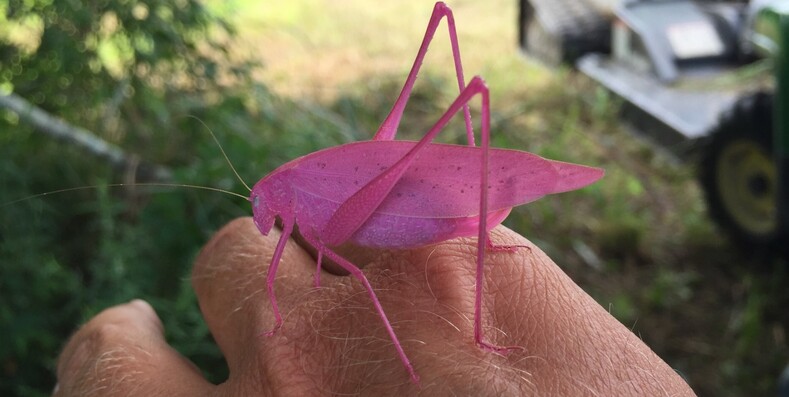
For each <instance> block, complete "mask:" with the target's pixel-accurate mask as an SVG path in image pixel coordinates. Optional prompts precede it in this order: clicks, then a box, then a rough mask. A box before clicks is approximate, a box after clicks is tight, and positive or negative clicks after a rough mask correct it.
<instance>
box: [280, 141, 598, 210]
mask: <svg viewBox="0 0 789 397" xmlns="http://www.w3.org/2000/svg"><path fill="white" fill-rule="evenodd" d="M414 144H415V142H412V141H365V142H356V143H350V144H346V145H342V146H337V147H333V148H329V149H325V150H322V151H320V152H316V153H313V154H310V155H308V156H305V157H303V158H301V159H300V162H299V163H298V164H297V165H296V166H295V167H293V170H294V171H296V172H295V173H294V184H293V186H294V188H296V189H298V190H299V191H300V192H301V193H303V194H310V195H313V196H317V197H320V198H322V199H324V200H327V201H330V202H334V203H338V204H339V203H342V202H344V201H345V200H347V199H348V198H349V197H350V196H351V195H353V194H354V193H355V192H356V191H358V190H359V189H361V188H362V187H363V186H365V185H366V184H367V183H368V182H369V181H371V180H372V179H373V178H375V177H376V176H377V175H378V174H380V173H381V172H383V171H385V170H386V169H387V168H389V167H390V166H391V165H393V164H394V163H395V162H397V160H399V159H400V158H402V157H403V155H405V153H407V152H408V150H410V149H411V148H412V147H413V146H414ZM488 169H489V180H488V184H489V188H488V197H489V198H488V205H489V210H490V211H496V210H501V209H505V208H511V207H515V206H518V205H521V204H525V203H529V202H531V201H534V200H537V199H539V198H541V197H543V196H545V195H547V194H551V193H559V192H565V191H569V190H573V189H577V188H580V187H583V186H586V185H588V184H590V183H592V182H594V181H596V180H597V179H599V178H600V177H601V176H602V170H600V169H597V168H592V167H586V166H581V165H576V164H570V163H564V162H558V161H552V160H547V159H544V158H542V157H540V156H537V155H534V154H531V153H528V152H521V151H516V150H506V149H491V150H490V159H489V167H488ZM480 174H481V149H480V148H478V147H469V146H459V145H445V144H431V145H429V146H428V147H427V148H425V149H424V151H423V152H422V153H420V155H419V157H418V158H417V159H416V160H415V161H414V163H413V164H412V165H411V167H410V168H409V169H408V171H406V173H405V174H404V175H403V177H402V178H401V179H400V180H399V181H398V182H397V183H396V184H395V186H394V187H393V189H392V191H391V192H390V194H389V195H388V196H387V198H386V199H384V201H383V202H382V203H381V205H380V206H379V207H378V208H377V209H376V211H375V212H376V213H379V214H386V215H398V216H409V217H424V218H455V217H468V216H474V215H477V214H478V212H479V191H480Z"/></svg>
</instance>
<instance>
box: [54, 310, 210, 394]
mask: <svg viewBox="0 0 789 397" xmlns="http://www.w3.org/2000/svg"><path fill="white" fill-rule="evenodd" d="M57 377H58V386H57V387H56V390H55V393H54V395H55V396H85V395H201V394H205V393H207V392H208V391H210V390H211V389H212V388H213V385H211V384H209V383H208V382H207V381H206V380H205V379H204V378H203V376H202V375H201V374H200V372H199V371H198V370H197V368H196V367H195V366H194V364H192V363H191V362H189V361H188V360H186V359H185V358H184V357H183V356H181V355H180V354H179V353H178V352H176V351H175V350H174V349H173V348H172V347H170V346H169V345H168V344H167V342H165V340H164V337H163V327H162V323H161V321H160V320H159V318H158V317H157V316H156V313H155V312H154V311H153V308H151V306H150V305H149V304H148V303H146V302H144V301H141V300H135V301H132V302H130V303H127V304H124V305H119V306H115V307H112V308H109V309H106V310H104V311H103V312H101V313H99V314H98V315H97V316H96V317H94V318H93V319H92V320H90V321H89V322H88V323H87V324H85V325H84V326H82V327H81V328H80V329H79V330H78V331H77V333H76V334H74V336H72V337H71V339H70V340H69V342H68V343H67V344H66V347H65V348H64V349H63V353H62V354H61V355H60V357H59V358H58V365H57Z"/></svg>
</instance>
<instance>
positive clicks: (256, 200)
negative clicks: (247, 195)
mask: <svg viewBox="0 0 789 397" xmlns="http://www.w3.org/2000/svg"><path fill="white" fill-rule="evenodd" d="M259 205H260V196H255V198H254V199H252V207H254V208H257V207H258V206H259Z"/></svg>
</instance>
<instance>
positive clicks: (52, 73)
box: [0, 0, 345, 396]
mask: <svg viewBox="0 0 789 397" xmlns="http://www.w3.org/2000/svg"><path fill="white" fill-rule="evenodd" d="M233 39H234V33H233V30H232V28H231V27H230V25H229V24H228V23H227V22H226V21H224V20H222V19H220V18H218V17H216V16H214V15H212V14H211V13H209V12H208V11H207V10H206V9H205V8H203V6H202V3H201V2H199V1H195V0H179V1H163V0H146V1H125V0H105V1H95V2H81V1H70V0H66V1H52V0H25V1H16V0H0V90H2V91H6V92H9V91H13V92H14V93H16V94H18V95H21V96H23V97H25V98H26V99H27V100H29V101H31V102H33V103H35V104H36V105H38V106H40V107H42V108H43V109H45V110H47V111H48V112H50V113H52V114H54V115H57V116H59V117H61V118H63V119H65V120H67V121H68V122H70V123H72V124H74V125H77V126H80V127H85V128H87V129H89V130H91V131H93V132H95V133H96V134H97V135H99V136H101V137H102V138H103V139H105V140H107V141H109V142H112V143H115V144H117V145H119V146H121V147H123V148H124V149H125V150H126V151H128V152H129V153H132V154H137V155H139V156H140V157H141V159H142V161H146V162H151V163H158V164H163V165H166V166H168V167H170V168H171V169H172V170H173V173H174V179H175V181H177V182H179V183H193V184H197V185H203V186H213V187H219V188H223V189H227V190H231V191H234V192H240V193H242V194H243V193H244V188H243V186H242V185H241V183H240V182H239V181H237V180H236V179H235V177H234V176H233V175H232V173H231V172H230V171H229V169H228V168H227V164H226V162H225V160H224V158H223V157H222V156H221V155H220V154H219V151H218V149H217V147H216V145H215V144H214V143H212V142H213V141H212V139H211V138H210V135H209V134H208V131H207V129H206V128H207V127H206V125H208V126H211V128H214V129H216V133H217V135H218V137H219V139H220V141H221V142H222V144H223V145H224V148H225V150H226V151H227V152H228V155H229V156H230V158H231V159H233V160H234V161H235V162H236V166H237V167H238V168H239V171H240V172H241V173H242V174H243V175H245V177H246V179H247V180H248V181H252V180H254V179H256V178H259V177H260V176H261V175H262V174H264V173H265V172H267V171H269V170H271V169H273V168H274V167H275V166H277V165H279V164H281V163H283V162H285V161H286V160H287V159H290V158H293V157H296V156H298V155H302V154H305V153H308V152H310V151H314V150H316V149H318V148H321V147H325V146H329V145H332V144H336V143H337V142H338V141H339V140H340V139H344V138H343V137H344V135H343V134H344V133H345V132H344V131H343V130H342V128H341V127H342V126H340V127H336V128H335V127H332V125H327V123H326V122H325V120H324V119H323V118H322V117H321V116H320V115H313V112H312V111H311V110H310V109H308V108H307V109H305V108H304V107H303V106H298V105H297V104H295V103H293V102H290V101H285V100H281V99H278V98H277V97H275V96H273V95H271V94H270V93H269V91H268V90H267V89H266V87H265V86H263V85H262V84H259V83H256V82H254V81H252V79H251V75H252V73H253V72H254V70H256V68H257V67H258V66H259V65H257V64H256V63H255V62H251V61H249V60H247V59H243V58H239V57H237V56H235V55H233V54H231V53H230V51H228V48H230V46H231V45H232V43H233ZM294 114H296V115H298V114H301V116H296V117H295V118H293V119H292V118H291V117H292V116H293V115H294ZM188 116H194V117H188ZM294 119H295V120H297V121H294ZM228 131H232V133H229V132H228ZM272 142H276V143H277V145H273V144H272ZM128 171H129V172H128V173H127V174H129V175H117V174H115V173H113V172H112V170H111V169H110V167H108V166H107V165H104V164H101V163H100V162H99V161H98V160H96V159H94V158H91V157H89V156H86V155H85V153H83V152H81V151H80V150H79V149H77V148H73V147H70V146H67V145H63V144H61V143H59V142H54V141H52V140H51V138H49V137H47V136H44V135H41V134H39V133H38V132H37V131H34V130H32V129H31V128H30V127H29V126H27V125H26V124H25V123H24V122H21V121H20V120H19V119H18V118H17V116H16V115H15V114H12V113H10V112H4V111H0V205H2V203H8V202H10V201H12V200H16V199H20V198H23V197H27V196H30V195H33V194H36V193H41V192H47V191H51V190H55V189H58V188H72V187H80V186H98V187H96V188H89V189H85V190H81V191H73V192H68V193H63V194H57V195H52V196H47V197H38V198H32V199H29V200H25V201H23V202H21V203H15V204H13V205H3V206H2V207H0V261H2V263H1V264H0V274H2V277H0V335H3V337H4V338H7V339H6V340H7V343H4V344H3V345H2V346H0V395H4V396H11V395H31V396H37V395H48V393H49V391H50V390H51V389H52V387H53V385H54V359H55V356H56V355H57V352H58V350H59V349H60V347H61V345H62V344H63V343H64V341H65V340H66V338H67V336H68V335H69V334H70V333H71V332H72V331H73V329H74V327H75V326H76V325H77V324H79V323H81V322H83V321H85V320H86V319H88V318H89V317H91V316H92V315H94V314H96V313H97V312H98V311H99V310H101V309H103V308H105V307H107V306H110V305H113V304H117V303H120V302H124V301H128V300H130V299H133V298H137V297H140V298H145V299H147V300H148V301H150V302H151V303H152V304H153V305H154V307H155V308H156V309H157V311H158V312H159V314H160V315H161V316H162V318H163V320H164V322H165V325H166V328H167V336H168V338H169V340H170V341H171V342H172V343H173V344H174V345H175V346H176V348H178V349H179V350H180V351H181V352H183V353H184V354H186V355H187V356H188V357H190V358H191V359H193V360H194V361H196V362H197V363H198V365H200V367H201V368H206V369H207V371H208V375H209V377H210V378H211V379H213V380H221V379H223V377H224V376H225V371H226V369H224V364H223V363H222V361H221V360H220V357H221V356H220V354H219V351H218V349H217V348H216V347H215V346H214V345H213V344H212V343H211V340H210V336H209V334H208V331H207V329H206V327H205V324H204V323H203V321H202V318H201V316H200V313H199V310H198V308H197V305H196V302H195V299H194V295H193V293H192V291H191V286H190V282H189V271H190V267H191V261H192V259H193V258H194V256H195V254H196V252H197V250H198V249H199V247H200V246H201V244H202V243H204V242H205V241H206V240H207V239H208V237H209V236H210V234H211V233H212V232H213V231H215V230H217V229H218V228H219V227H220V226H221V225H222V224H223V223H225V222H227V221H228V220H229V219H232V218H233V217H235V216H240V215H246V214H248V208H247V207H246V203H245V202H243V201H241V200H238V199H237V198H232V197H230V196H224V195H218V194H206V193H205V192H203V193H197V192H193V194H190V192H184V191H183V190H182V189H179V190H178V191H177V193H174V194H164V193H159V192H157V194H153V195H151V194H150V193H151V189H148V190H146V189H141V188H139V187H133V186H131V187H128V188H123V189H120V188H113V189H107V188H101V186H102V185H105V184H107V183H118V182H130V181H133V170H128ZM130 175H131V176H130ZM130 177H131V178H132V179H131V180H130V179H129V178H130ZM161 190H162V189H159V191H161ZM170 190H172V189H170Z"/></svg>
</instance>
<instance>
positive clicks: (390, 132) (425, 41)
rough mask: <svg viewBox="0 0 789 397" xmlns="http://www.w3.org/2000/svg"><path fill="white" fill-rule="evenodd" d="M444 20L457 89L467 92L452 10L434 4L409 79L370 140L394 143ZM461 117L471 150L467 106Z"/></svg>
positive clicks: (471, 131) (472, 137)
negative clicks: (416, 83) (419, 75)
mask: <svg viewBox="0 0 789 397" xmlns="http://www.w3.org/2000/svg"><path fill="white" fill-rule="evenodd" d="M444 17H446V18H447V28H448V30H449V41H450V43H451V46H452V58H453V59H454V62H455V74H456V76H457V82H458V89H459V90H460V91H461V92H462V91H463V90H464V89H465V88H466V83H465V81H464V78H463V64H462V63H461V61H460V45H459V44H458V37H457V31H456V29H455V17H454V16H453V15H452V10H451V9H450V8H449V7H448V6H447V5H446V4H444V3H443V2H437V3H436V5H435V6H434V7H433V14H432V15H431V16H430V21H429V22H428V24H427V30H426V31H425V36H424V37H423V38H422V45H421V46H420V47H419V51H418V52H417V54H416V59H415V60H414V64H413V66H411V71H410V72H409V73H408V78H406V80H405V85H404V86H403V89H402V90H401V91H400V95H399V96H398V97H397V101H395V104H394V106H393V107H392V110H391V112H389V115H388V116H386V119H384V122H383V123H382V124H381V126H380V127H379V128H378V132H376V134H375V136H374V137H373V140H376V141H390V140H393V139H394V137H395V135H396V134H397V127H399V126H400V119H401V118H402V117H403V111H404V110H405V105H406V103H407V102H408V98H409V97H410V96H411V91H412V90H413V88H414V82H415V81H416V76H417V73H418V72H419V68H420V67H421V66H422V62H423V60H424V58H425V54H426V53H427V48H428V46H430V42H431V41H432V40H433V35H435V33H436V29H437V28H438V24H439V23H440V22H441V19H442V18H444ZM463 117H464V118H465V122H466V137H467V139H468V144H469V146H474V130H473V127H472V124H471V113H470V112H469V108H468V105H465V106H463Z"/></svg>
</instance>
